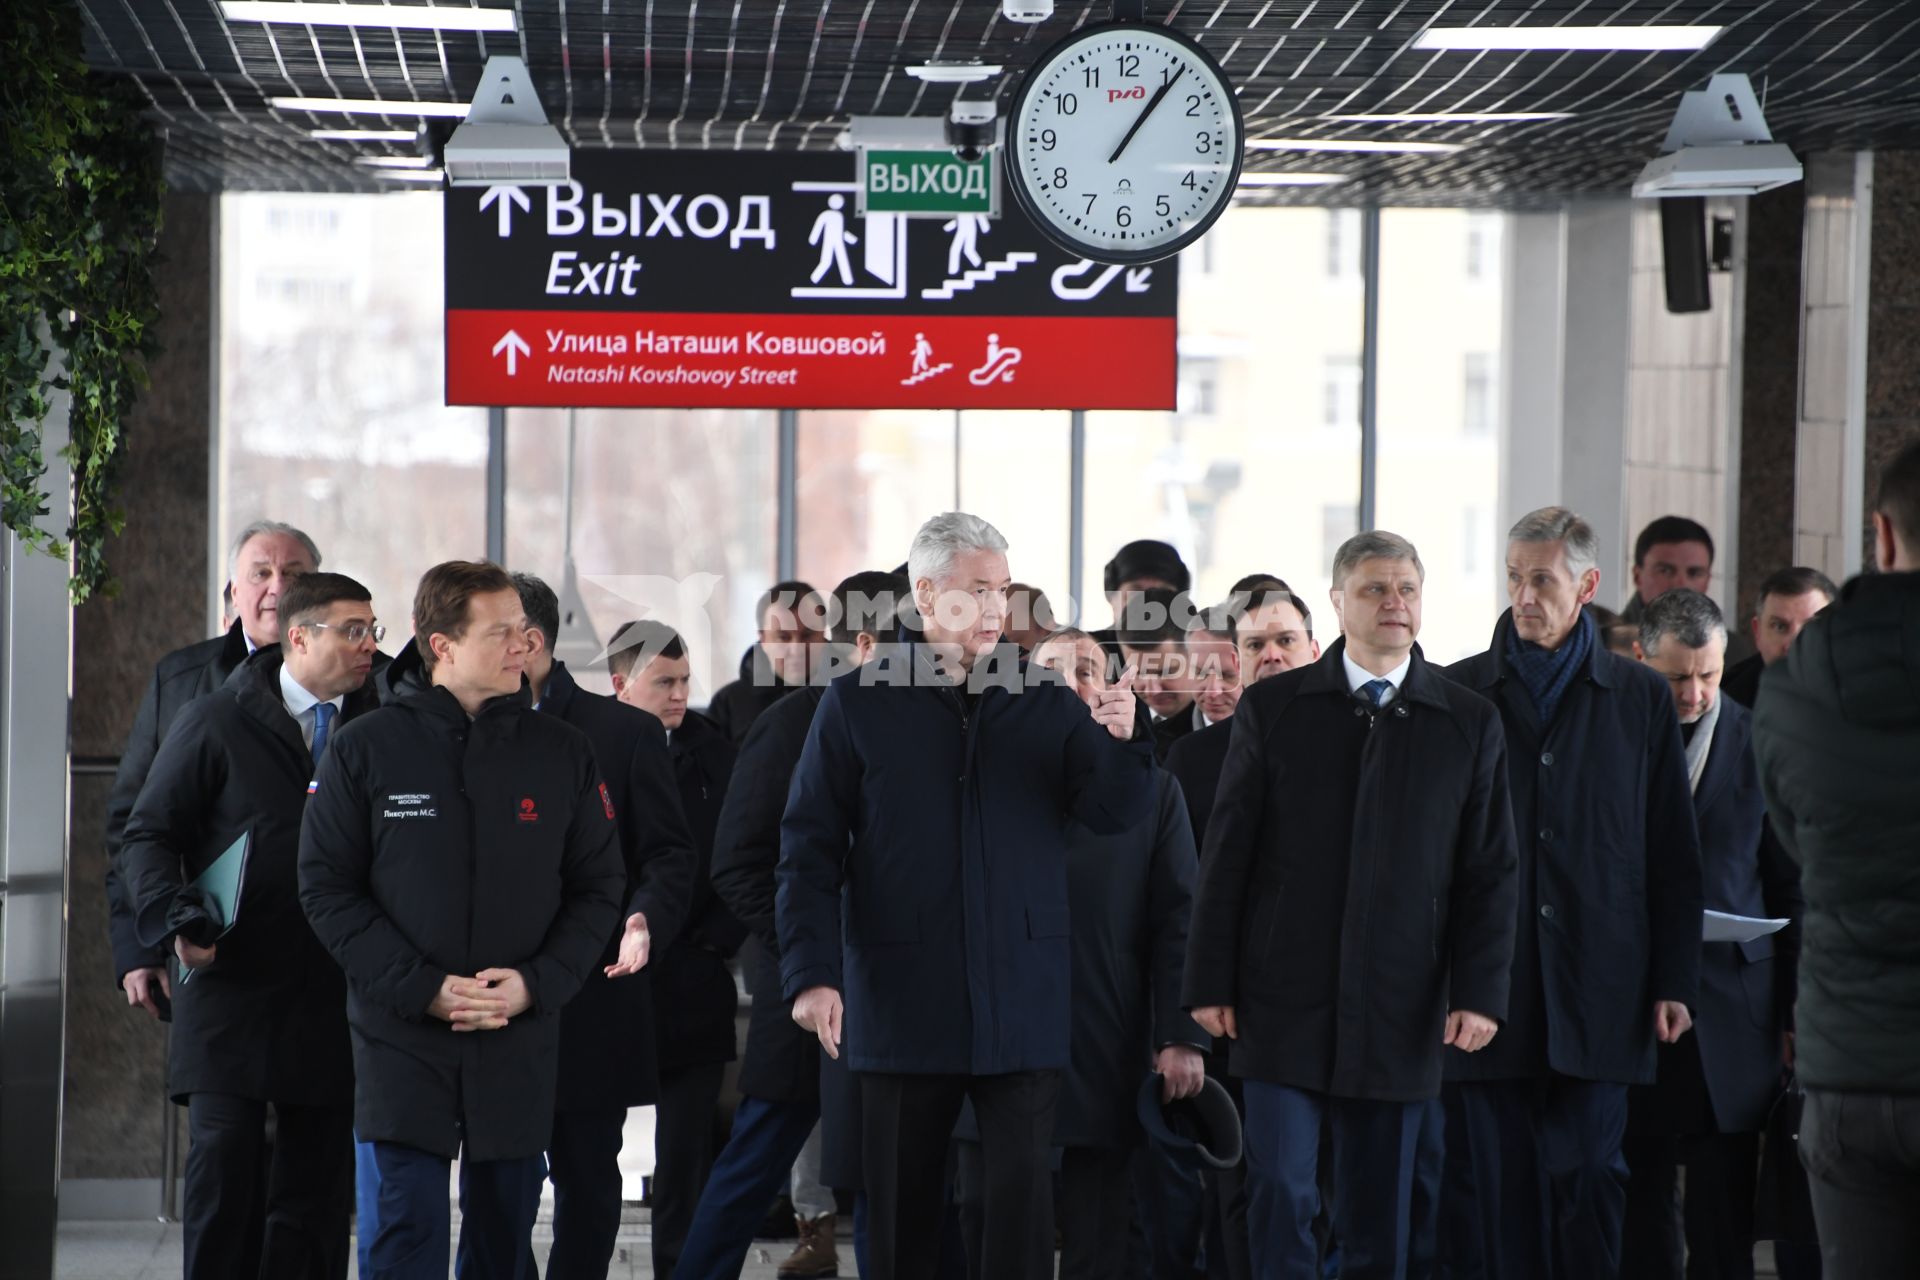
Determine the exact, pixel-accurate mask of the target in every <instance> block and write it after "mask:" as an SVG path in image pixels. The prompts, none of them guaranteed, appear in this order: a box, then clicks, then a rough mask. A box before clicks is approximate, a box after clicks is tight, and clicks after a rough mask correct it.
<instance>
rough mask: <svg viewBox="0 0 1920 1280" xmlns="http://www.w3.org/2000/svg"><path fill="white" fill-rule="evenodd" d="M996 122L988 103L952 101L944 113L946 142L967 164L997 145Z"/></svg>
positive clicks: (994, 112)
mask: <svg viewBox="0 0 1920 1280" xmlns="http://www.w3.org/2000/svg"><path fill="white" fill-rule="evenodd" d="M999 126H1000V121H999V119H998V114H997V113H996V111H995V110H994V105H993V103H991V102H961V101H959V100H957V99H956V100H955V102H954V104H953V110H952V111H950V112H948V114H947V130H946V131H947V145H948V146H950V147H952V148H953V153H954V155H956V156H958V157H960V159H962V160H965V161H966V162H967V163H968V164H972V163H973V162H974V161H976V160H979V159H980V158H981V157H982V156H984V155H986V154H987V152H989V151H991V150H993V148H994V147H995V146H997V145H999V132H1000V129H999Z"/></svg>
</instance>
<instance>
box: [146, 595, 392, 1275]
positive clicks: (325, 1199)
mask: <svg viewBox="0 0 1920 1280" xmlns="http://www.w3.org/2000/svg"><path fill="white" fill-rule="evenodd" d="M384 631H385V629H384V628H383V627H381V626H380V624H379V623H378V622H377V621H376V620H375V619H374V613H373V601H372V597H371V596H370V594H369V593H368V591H367V589H366V588H365V587H363V586H361V585H360V584H359V583H358V582H355V581H354V580H353V579H352V578H348V577H345V576H343V575H341V574H337V573H305V574H301V575H299V576H298V577H295V578H293V579H292V580H291V581H290V582H289V583H288V584H287V585H286V587H285V588H284V589H283V590H282V591H281V593H280V598H279V635H280V642H279V643H278V644H269V645H266V646H263V647H262V648H260V649H258V650H256V651H255V652H254V654H253V656H252V657H250V658H248V659H247V660H246V661H245V662H244V663H242V664H241V666H240V667H239V668H238V669H237V670H236V671H235V672H234V673H233V675H232V676H231V677H229V679H228V680H227V682H226V683H225V684H224V685H223V686H222V687H221V688H220V689H219V690H218V691H217V692H215V693H213V694H211V695H209V696H207V697H204V698H201V699H198V700H197V701H195V702H193V703H192V704H190V705H189V706H187V707H186V708H185V710H183V711H182V712H181V713H180V715H179V717H178V719H177V720H176V721H175V722H174V727H173V729H172V731H171V732H170V733H169V734H168V736H167V739H166V741H165V742H164V743H163V744H162V745H161V747H160V751H159V754H158V756H156V757H155V759H154V762H153V768H152V770H151V771H150V772H149V773H148V775H147V780H146V783H145V785H144V786H143V787H142V788H141V789H140V792H139V795H138V798H137V799H136V800H135V801H134V804H133V809H132V812H131V814H130V815H129V816H128V818H127V825H126V834H125V837H124V840H123V842H122V845H121V851H120V872H121V877H122V879H123V882H124V883H125V884H126V886H127V890H128V893H129V895H130V900H131V902H132V904H133V907H134V916H133V918H134V922H135V926H136V932H137V934H138V937H139V941H140V943H141V945H142V946H145V947H170V948H171V950H172V952H173V954H174V956H175V957H177V958H178V960H179V962H180V965H181V966H182V970H183V973H182V977H181V980H180V982H179V983H178V984H176V985H175V987H174V994H173V1001H174V1022H173V1035H172V1038H171V1040H170V1042H169V1047H168V1063H167V1076H168V1081H167V1083H168V1090H169V1092H170V1093H171V1094H172V1096H173V1099H174V1101H175V1102H178V1103H181V1104H183V1105H185V1106H186V1108H187V1131H188V1142H189V1146H188V1149H187V1171H186V1188H185V1190H186V1204H185V1208H184V1211H183V1212H182V1214H181V1218H182V1225H183V1227H184V1232H183V1234H184V1237H185V1250H186V1265H185V1272H184V1274H185V1275H186V1276H188V1277H191V1278H193V1280H201V1278H203V1277H204V1278H207V1280H213V1278H216V1277H217V1278H219V1280H232V1278H233V1277H253V1276H261V1277H265V1276H272V1277H275V1278H276V1280H278V1278H279V1277H296V1278H298V1277H303V1276H311V1277H315V1278H316V1280H317V1278H319V1277H325V1276H332V1275H337V1274H340V1273H342V1272H344V1270H345V1266H346V1247H347V1207H348V1204H349V1202H350V1196H351V1186H352V1176H351V1171H352V1160H351V1151H352V1147H351V1140H350V1135H351V1129H352V1121H353V1111H352V1102H353V1064H352V1060H351V1056H350V1050H349V1047H348V1040H347V1018H346V984H345V981H344V979H343V978H342V976H341V973H340V968H339V966H338V965H336V964H335V963H334V962H333V958H332V957H331V956H329V955H328V954H327V952H326V950H325V949H324V948H323V947H321V945H320V942H319V939H318V938H316V937H315V936H314V933H313V930H312V929H311V928H309V927H308V925H307V921H306V917H305V916H304V915H303V914H302V912H301V909H300V901H299V897H298V893H297V884H296V876H295V861H296V858H297V856H298V854H299V847H300V823H301V819H302V817H303V816H304V814H305V811H306V805H307V796H308V793H309V790H310V787H311V783H312V779H313V778H314V777H315V774H316V771H317V768H318V764H319V761H320V760H321V758H322V757H323V756H325V754H326V752H327V746H328V743H329V742H330V740H331V739H332V737H333V735H334V734H336V733H337V732H338V731H339V729H340V727H341V726H342V725H344V724H345V723H346V722H348V721H350V720H352V719H355V718H356V717H358V716H360V715H361V714H363V713H365V712H367V711H371V710H373V709H374V707H375V706H376V705H377V701H378V700H377V697H376V695H375V691H374V688H373V683H372V680H371V679H370V675H371V672H372V670H373V660H374V646H375V645H377V644H378V643H379V641H380V638H381V636H382V635H383V634H384ZM243 836H245V837H250V838H251V843H250V845H249V847H248V850H247V854H246V870H245V875H244V880H243V887H242V890H241V895H240V901H239V906H238V910H237V911H235V912H234V913H233V915H232V918H231V919H229V920H222V919H221V918H220V913H219V909H218V907H217V905H216V904H213V903H212V902H211V901H210V900H209V899H208V897H207V896H206V895H205V894H204V892H203V891H201V890H200V889H198V888H196V887H194V886H193V885H192V883H191V882H192V881H193V879H194V877H196V876H198V875H199V874H200V873H201V872H203V871H205V870H206V869H207V867H208V866H209V865H210V864H211V863H213V862H214V861H215V860H216V859H217V858H219V857H220V855H221V854H222V853H224V852H225V851H226V850H227V849H228V848H229V847H230V846H232V845H233V844H234V842H235V841H236V840H238V839H240V838H241V837H243ZM269 1107H271V1108H272V1109H273V1112H274V1123H275V1136H274V1139H273V1142H272V1154H271V1157H267V1154H266V1153H267V1149H268V1143H267V1139H266V1119H267V1109H268V1108H269ZM263 1158H265V1159H268V1160H269V1163H268V1165H267V1170H266V1176H265V1178H264V1179H262V1177H261V1176H260V1171H261V1167H262V1160H263Z"/></svg>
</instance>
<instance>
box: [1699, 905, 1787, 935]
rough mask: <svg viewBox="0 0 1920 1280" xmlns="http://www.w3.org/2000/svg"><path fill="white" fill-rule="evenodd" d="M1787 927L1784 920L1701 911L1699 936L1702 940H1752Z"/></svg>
mask: <svg viewBox="0 0 1920 1280" xmlns="http://www.w3.org/2000/svg"><path fill="white" fill-rule="evenodd" d="M1786 927H1787V922H1786V921H1785V920H1762V919H1760V918H1758V917H1756V916H1735V915H1728V914H1727V913H1726V912H1724V911H1703V912H1701V925H1700V938H1701V941H1703V942H1752V941H1753V940H1754V939H1755V938H1764V937H1766V936H1767V935H1768V934H1770V933H1778V932H1780V930H1782V929H1784V928H1786Z"/></svg>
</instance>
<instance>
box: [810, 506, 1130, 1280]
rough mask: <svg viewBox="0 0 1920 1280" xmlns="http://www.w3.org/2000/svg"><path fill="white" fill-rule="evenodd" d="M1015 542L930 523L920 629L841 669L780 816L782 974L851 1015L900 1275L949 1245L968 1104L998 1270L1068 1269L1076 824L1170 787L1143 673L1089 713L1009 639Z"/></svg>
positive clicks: (876, 1238) (882, 1252)
mask: <svg viewBox="0 0 1920 1280" xmlns="http://www.w3.org/2000/svg"><path fill="white" fill-rule="evenodd" d="M1006 545H1007V544H1006V540H1005V539H1004V538H1003V537H1001V535H1000V534H999V532H998V531H996V530H995V529H994V528H993V526H992V525H990V524H988V523H987V522H986V521H984V520H981V519H980V518H979V517H977V516H972V515H967V514H965V513H961V512H952V513H948V514H946V515H941V516H936V517H934V518H933V519H932V520H929V521H928V522H927V523H926V524H924V525H923V526H921V528H920V531H919V532H918V533H917V534H916V535H915V537H914V543H913V547H912V550H911V551H910V552H909V555H908V565H909V574H910V576H911V578H912V581H913V590H914V603H915V606H916V609H917V615H918V616H917V620H916V623H915V625H916V626H917V628H918V632H919V635H920V637H921V639H920V641H919V642H916V643H909V644H904V645H902V646H900V650H901V651H900V652H898V653H897V654H891V653H890V654H888V655H885V656H883V657H882V658H880V659H879V660H877V661H875V662H872V663H869V664H867V665H866V666H864V667H862V668H861V669H860V670H859V671H855V672H849V673H848V674H846V675H844V676H841V677H839V678H838V679H836V680H835V681H833V683H831V684H830V685H828V687H827V692H826V696H825V697H823V698H822V699H821V701H820V706H819V708H818V710H816V711H815V713H814V717H813V723H812V725H811V727H810V728H809V730H808V735H807V745H806V748H805V750H804V752H803V754H802V756H801V759H800V765H799V767H798V769H797V770H796V771H795V774H794V780H793V789H792V791H791V793H790V794H789V797H788V801H787V810H786V815H785V817H784V818H783V819H782V821H781V829H780V865H779V869H778V873H777V874H778V877H779V892H778V895H777V898H776V908H775V919H776V922H777V924H778V928H779V933H780V967H781V977H782V980H783V994H784V995H785V996H786V997H788V998H789V999H792V1000H793V1002H794V1008H793V1016H794V1019H795V1020H796V1021H798V1022H800V1023H802V1025H804V1026H806V1027H808V1028H809V1029H810V1030H812V1031H813V1032H814V1033H815V1034H816V1035H817V1036H819V1037H820V1041H821V1043H822V1044H823V1045H825V1046H826V1048H827V1051H828V1052H829V1053H830V1054H835V1055H837V1054H839V1053H840V1052H841V1044H842V1018H843V1014H844V1020H845V1027H844V1030H845V1037H844V1041H845V1046H846V1055H847V1059H848V1061H849V1063H850V1065H851V1066H852V1068H853V1070H854V1072H855V1073H856V1074H858V1075H859V1076H860V1081H861V1108H862V1120H863V1128H862V1132H863V1144H864V1157H865V1175H866V1186H867V1196H868V1200H869V1203H870V1208H871V1216H870V1222H869V1250H870V1258H869V1261H870V1262H871V1264H872V1269H873V1274H874V1276H875V1277H877V1278H878V1280H905V1278H908V1277H912V1278H915V1280H918V1278H919V1277H926V1276H930V1275H931V1274H932V1272H933V1268H934V1267H935V1266H936V1265H937V1262H938V1258H939V1238H940V1222H941V1218H942V1215H943V1208H944V1194H943V1193H944V1183H945V1175H946V1150H947V1141H948V1138H949V1136H950V1135H951V1133H952V1132H953V1125H954V1121H955V1120H956V1119H957V1118H958V1115H959V1112H960V1108H961V1105H962V1103H963V1102H965V1101H967V1100H971V1101H972V1102H973V1105H974V1110H975V1112H976V1114H977V1115H978V1117H979V1120H980V1128H981V1138H982V1152H983V1158H984V1161H985V1166H986V1181H987V1199H986V1206H985V1207H986V1235H985V1240H984V1242H983V1252H984V1257H985V1260H986V1269H987V1271H988V1272H989V1273H991V1274H992V1275H994V1276H995V1277H996V1280H1033V1278H1036V1277H1039V1276H1041V1275H1050V1274H1051V1273H1052V1265H1053V1223H1052V1218H1053V1214H1052V1189H1051V1184H1050V1179H1049V1177H1048V1171H1047V1161H1048V1151H1049V1144H1050V1141H1051V1137H1052V1132H1051V1131H1052V1127H1053V1126H1052V1120H1053V1112H1054V1100H1055V1097H1056V1094H1057V1090H1058V1088H1059V1073H1060V1072H1061V1071H1062V1070H1064V1069H1065V1068H1066V1066H1067V1063H1068V1057H1069V1043H1068V1042H1069V1021H1070V1010H1069V998H1068V984H1069V975H1070V963H1071V957H1070V946H1069V935H1070V933H1071V923H1070V920H1069V916H1068V909H1067V874H1066V848H1067V843H1068V824H1069V822H1070V821H1071V820H1073V819H1076V818H1077V819H1078V820H1079V821H1080V822H1081V823H1083V824H1084V825H1085V826H1087V827H1088V828H1090V829H1092V830H1094V831H1098V832H1115V831H1121V830H1125V829H1126V828H1127V827H1129V826H1131V825H1132V824H1133V823H1135V822H1138V821H1141V820H1143V819H1144V818H1145V816H1146V813H1147V810H1148V807H1149V805H1150V804H1151V802H1152V799H1153V788H1152V786H1151V780H1152V770H1153V757H1152V747H1151V744H1150V735H1149V734H1147V733H1145V732H1142V733H1141V734H1140V736H1139V740H1138V741H1134V740H1133V739H1134V737H1135V729H1136V723H1135V718H1134V706H1133V703H1134V698H1133V695H1132V691H1131V689H1130V688H1129V687H1128V685H1129V684H1130V678H1128V677H1123V678H1122V683H1121V685H1120V686H1119V687H1117V688H1116V689H1114V690H1112V691H1110V692H1109V693H1108V694H1104V695H1102V704H1101V706H1100V708H1099V709H1098V710H1097V711H1096V712H1095V713H1094V716H1093V717H1092V718H1091V719H1090V718H1089V717H1088V715H1087V711H1086V708H1085V707H1084V706H1082V705H1081V704H1080V703H1079V702H1078V701H1077V700H1076V699H1074V697H1073V696H1072V695H1071V694H1070V693H1068V692H1067V691H1066V690H1065V689H1062V688H1060V687H1058V686H1057V685H1056V684H1053V683H1051V682H1042V683H1035V684H1031V685H1029V684H1028V683H1027V682H1026V678H1025V672H1024V671H1023V670H1022V669H1021V666H1020V663H1019V653H1018V649H1017V647H1016V646H1014V645H1012V644H1011V643H1009V644H1007V645H1005V646H1001V645H1000V644H999V640H1000V627H1001V623H1002V620H1003V619H1004V617H1005V612H1006V589H1007V586H1008V583H1009V582H1010V581H1011V577H1010V575H1009V574H1008V572H1007V560H1006ZM870 677H871V678H870ZM1116 738H1118V739H1121V740H1122V741H1115V740H1114V739H1116ZM843 1000H844V1003H843Z"/></svg>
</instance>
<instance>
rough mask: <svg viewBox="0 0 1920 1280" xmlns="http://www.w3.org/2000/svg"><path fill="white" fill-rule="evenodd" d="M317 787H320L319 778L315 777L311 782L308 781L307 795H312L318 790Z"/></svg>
mask: <svg viewBox="0 0 1920 1280" xmlns="http://www.w3.org/2000/svg"><path fill="white" fill-rule="evenodd" d="M319 789H320V779H318V778H315V779H314V780H313V781H312V782H309V783H308V784H307V794H308V795H312V794H313V793H314V792H316V791H318V790H319Z"/></svg>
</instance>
